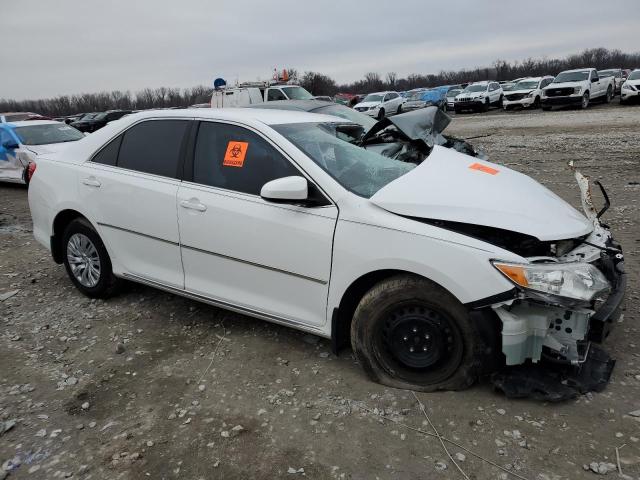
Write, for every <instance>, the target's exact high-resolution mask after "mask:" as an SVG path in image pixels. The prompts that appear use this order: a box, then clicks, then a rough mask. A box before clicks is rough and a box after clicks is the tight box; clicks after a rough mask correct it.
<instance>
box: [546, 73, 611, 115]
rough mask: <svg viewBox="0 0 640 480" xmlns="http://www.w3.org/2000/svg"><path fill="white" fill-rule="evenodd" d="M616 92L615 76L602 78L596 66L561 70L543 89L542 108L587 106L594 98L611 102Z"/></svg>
mask: <svg viewBox="0 0 640 480" xmlns="http://www.w3.org/2000/svg"><path fill="white" fill-rule="evenodd" d="M614 92H615V83H614V79H613V77H604V78H600V77H599V76H598V71H597V70H596V69H595V68H579V69H576V70H566V71H564V72H560V73H559V74H558V76H557V77H556V78H555V79H554V80H553V82H551V83H550V84H549V85H547V86H546V87H545V88H543V89H542V98H541V102H542V109H543V110H547V111H548V110H551V109H552V108H553V107H555V106H566V105H579V106H580V107H581V108H587V107H588V106H589V103H590V102H591V101H592V100H595V99H598V100H602V101H603V102H605V103H609V102H610V101H611V99H612V98H613V95H614Z"/></svg>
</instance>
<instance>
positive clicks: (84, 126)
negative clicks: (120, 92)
mask: <svg viewBox="0 0 640 480" xmlns="http://www.w3.org/2000/svg"><path fill="white" fill-rule="evenodd" d="M130 113H131V110H107V111H106V112H100V113H96V114H92V115H90V116H84V117H82V118H81V119H79V120H77V121H75V122H73V123H71V126H73V127H74V128H77V129H78V130H80V131H81V132H87V133H91V132H95V131H96V130H99V129H101V128H102V127H104V126H105V125H106V124H107V123H109V122H113V121H114V120H117V119H119V118H122V117H124V116H125V115H129V114H130Z"/></svg>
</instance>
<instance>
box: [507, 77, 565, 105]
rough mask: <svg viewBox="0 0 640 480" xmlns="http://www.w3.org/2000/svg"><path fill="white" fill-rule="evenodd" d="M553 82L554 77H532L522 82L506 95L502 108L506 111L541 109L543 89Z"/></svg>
mask: <svg viewBox="0 0 640 480" xmlns="http://www.w3.org/2000/svg"><path fill="white" fill-rule="evenodd" d="M551 82H553V77H552V76H545V77H531V78H525V79H523V80H520V81H519V82H518V83H516V84H515V85H514V86H513V88H511V89H510V90H509V91H508V92H506V93H505V94H504V99H503V101H502V106H503V107H504V109H505V110H509V109H510V108H512V107H515V106H519V107H524V108H528V107H532V108H540V98H541V97H542V89H543V88H544V87H546V86H547V85H549V84H550V83H551Z"/></svg>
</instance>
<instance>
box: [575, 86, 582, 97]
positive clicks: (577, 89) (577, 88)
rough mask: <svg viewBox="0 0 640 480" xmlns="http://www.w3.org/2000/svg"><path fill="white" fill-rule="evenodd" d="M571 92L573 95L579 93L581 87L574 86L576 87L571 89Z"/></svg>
mask: <svg viewBox="0 0 640 480" xmlns="http://www.w3.org/2000/svg"><path fill="white" fill-rule="evenodd" d="M573 93H574V94H575V95H577V94H579V93H582V87H576V88H574V89H573Z"/></svg>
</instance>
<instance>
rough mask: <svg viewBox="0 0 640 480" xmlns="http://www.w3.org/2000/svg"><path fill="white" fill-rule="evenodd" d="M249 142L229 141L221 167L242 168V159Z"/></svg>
mask: <svg viewBox="0 0 640 480" xmlns="http://www.w3.org/2000/svg"><path fill="white" fill-rule="evenodd" d="M248 148H249V142H235V141H231V142H229V143H228V144H227V151H226V152H225V153H224V160H223V161H222V165H224V166H225V167H242V166H243V165H244V157H246V156H247V149H248Z"/></svg>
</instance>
